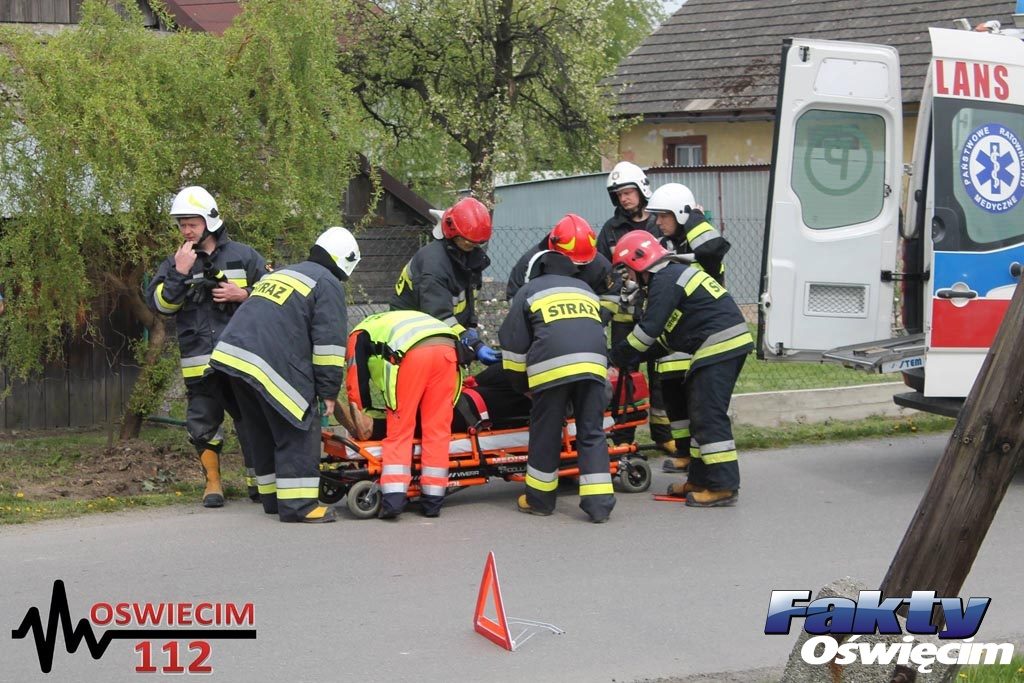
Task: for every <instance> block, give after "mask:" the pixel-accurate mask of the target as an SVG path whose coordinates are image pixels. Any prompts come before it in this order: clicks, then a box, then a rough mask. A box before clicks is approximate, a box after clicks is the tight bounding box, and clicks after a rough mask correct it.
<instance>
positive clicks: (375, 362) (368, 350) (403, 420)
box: [335, 311, 462, 519]
mask: <svg viewBox="0 0 1024 683" xmlns="http://www.w3.org/2000/svg"><path fill="white" fill-rule="evenodd" d="M457 343H458V335H456V334H455V331H454V330H453V329H452V328H451V327H449V326H448V325H445V324H444V323H442V322H441V321H440V320H437V319H436V318H432V317H430V316H429V315H427V314H426V313H420V312H419V311H388V312H386V313H377V314H376V315H371V316H369V317H368V318H366V319H365V320H363V321H362V322H361V323H359V325H357V326H356V327H355V329H353V330H352V334H351V335H350V336H349V338H348V358H347V369H346V388H347V393H348V401H347V414H344V413H345V411H338V410H336V411H335V415H338V413H339V412H342V413H343V415H342V416H341V417H343V419H340V420H339V422H341V424H342V426H344V427H345V428H347V429H348V430H349V431H350V432H352V434H353V436H355V437H356V438H357V439H368V438H370V436H371V433H372V420H370V419H369V418H368V417H367V416H366V415H365V412H364V411H365V410H367V409H369V408H371V407H372V404H371V400H370V396H371V394H370V386H371V383H372V384H373V386H375V387H376V388H377V390H378V391H380V393H381V396H383V399H384V405H385V408H386V412H387V436H385V437H384V439H383V442H382V443H381V459H382V460H383V463H382V465H383V469H382V472H381V477H380V488H381V493H382V494H383V500H382V502H381V510H380V518H381V519H395V518H397V517H398V515H399V514H401V513H402V512H403V511H404V510H405V505H406V501H407V495H408V492H409V484H410V482H411V480H412V453H413V438H414V436H415V432H416V427H417V425H419V427H420V431H421V433H422V437H421V440H420V449H421V455H420V476H419V487H420V509H421V510H422V512H423V515H424V516H425V517H437V516H439V515H440V514H441V505H442V504H443V503H444V494H445V491H446V490H447V489H448V446H449V442H450V441H451V434H452V431H451V426H452V411H453V408H454V406H455V402H456V400H457V399H458V396H459V389H460V387H461V385H462V375H461V373H460V372H459V365H458V356H457V354H456V350H455V346H456V344H457ZM342 403H345V402H343V401H339V404H342ZM338 407H341V406H340V405H339V406H338Z"/></svg>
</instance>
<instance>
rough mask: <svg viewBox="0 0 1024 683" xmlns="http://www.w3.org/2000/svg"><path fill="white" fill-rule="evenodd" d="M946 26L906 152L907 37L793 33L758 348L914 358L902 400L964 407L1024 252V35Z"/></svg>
mask: <svg viewBox="0 0 1024 683" xmlns="http://www.w3.org/2000/svg"><path fill="white" fill-rule="evenodd" d="M1021 4H1024V0H1022V2H1021ZM1021 11H1022V10H1021V9H1018V12H1021ZM930 32H931V42H932V60H931V64H930V66H929V69H928V74H927V77H926V80H925V85H924V92H923V95H922V98H921V105H920V110H919V112H918V122H917V131H916V135H915V140H914V152H913V162H912V163H911V164H909V165H908V166H907V167H906V168H905V167H904V164H903V140H902V131H903V114H902V98H901V93H900V74H899V59H898V55H897V53H896V51H895V50H894V49H893V48H891V47H888V46H882V45H868V44H860V43H843V42H833V41H815V40H802V39H792V40H791V41H787V45H786V46H784V56H783V64H782V74H781V75H782V78H781V81H780V86H779V100H778V108H777V112H778V115H777V119H776V131H775V149H774V151H773V160H772V170H773V172H772V179H771V184H770V185H769V204H768V212H767V219H766V226H765V252H764V259H763V262H762V278H761V297H760V317H759V333H760V339H761V340H762V341H761V345H760V348H759V350H758V355H759V357H761V358H764V359H766V360H831V361H836V362H842V363H843V364H845V365H847V366H850V367H858V368H861V369H865V370H868V371H873V372H903V373H904V375H903V376H904V380H905V382H906V383H907V384H908V386H910V387H911V388H912V389H915V391H913V392H910V393H908V394H902V395H899V396H897V398H896V401H897V403H900V404H903V405H908V406H910V407H913V408H918V409H921V410H928V411H930V412H937V413H943V414H949V415H955V414H956V412H957V411H958V409H959V406H960V405H961V404H962V401H963V398H964V397H966V396H967V394H968V392H969V391H970V389H971V386H972V384H973V383H974V380H975V378H976V376H977V374H978V371H979V369H980V368H981V364H982V361H983V360H984V357H985V354H986V353H987V351H988V347H989V346H990V345H991V342H992V339H993V337H994V335H995V332H996V330H997V328H998V327H999V323H1000V321H1001V320H1002V318H1003V315H1004V314H1005V312H1006V309H1007V307H1008V306H1009V299H1010V297H1011V296H1012V294H1013V291H1014V288H1015V286H1016V284H1017V282H1018V280H1019V276H1020V273H1021V264H1024V207H1022V204H1024V42H1022V40H1021V37H1020V33H1021V32H1020V31H1018V30H1014V29H1010V30H1008V31H1004V32H1003V34H996V33H980V32H974V31H958V30H946V29H936V28H933V29H931V30H930ZM1012 34H1017V35H1012ZM905 175H907V177H905ZM904 190H905V198H904V201H903V204H902V211H901V206H900V199H899V198H900V195H901V194H903V193H904Z"/></svg>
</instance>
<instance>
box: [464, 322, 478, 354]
mask: <svg viewBox="0 0 1024 683" xmlns="http://www.w3.org/2000/svg"><path fill="white" fill-rule="evenodd" d="M459 341H461V342H462V343H463V344H465V345H466V346H468V347H469V348H471V349H473V350H474V351H475V350H476V347H477V344H479V343H480V333H479V332H477V330H476V328H475V327H471V328H469V329H468V330H466V331H465V332H463V333H462V335H461V336H460V337H459Z"/></svg>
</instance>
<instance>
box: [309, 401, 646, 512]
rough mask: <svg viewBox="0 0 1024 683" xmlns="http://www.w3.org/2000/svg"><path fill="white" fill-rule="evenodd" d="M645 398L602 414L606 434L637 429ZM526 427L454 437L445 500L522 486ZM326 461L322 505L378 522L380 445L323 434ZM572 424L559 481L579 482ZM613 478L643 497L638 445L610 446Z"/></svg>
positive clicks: (415, 469)
mask: <svg viewBox="0 0 1024 683" xmlns="http://www.w3.org/2000/svg"><path fill="white" fill-rule="evenodd" d="M648 407H649V404H648V403H647V401H646V398H645V399H643V400H642V401H640V402H638V403H635V404H632V405H627V406H626V407H625V408H623V409H621V411H619V412H617V414H616V415H614V416H613V415H612V412H611V411H606V412H605V415H604V430H605V432H606V433H607V434H608V436H609V437H611V436H612V435H613V434H614V432H616V431H620V430H625V429H630V428H636V427H638V426H641V425H642V424H644V422H646V421H647V410H648ZM529 435H530V430H529V427H528V426H526V425H525V424H524V425H523V426H521V427H515V428H511V429H493V428H489V427H487V425H486V423H483V424H481V425H478V426H476V427H472V428H470V429H469V430H468V431H466V432H465V433H458V434H452V438H451V443H450V446H449V449H448V452H449V456H450V460H449V461H448V468H449V471H448V494H449V495H450V494H452V493H453V492H455V491H458V490H460V489H464V488H466V487H469V486H477V485H480V484H486V483H487V482H488V480H490V479H491V478H494V477H498V478H501V479H504V480H505V481H517V482H521V481H523V480H524V479H525V476H526V459H527V453H528V450H529ZM322 439H323V446H324V455H323V457H322V459H321V463H320V501H321V502H323V503H327V504H334V503H337V502H338V501H340V500H341V499H342V498H343V497H345V496H347V504H348V509H349V511H350V512H351V513H352V514H353V515H354V516H355V517H357V518H359V519H370V518H372V517H376V516H377V513H378V512H379V511H380V505H381V493H380V485H379V481H380V475H381V467H382V463H381V454H382V448H381V442H380V441H356V440H352V439H348V438H345V437H343V436H339V435H337V434H334V433H332V432H330V431H327V430H324V432H323V434H322ZM575 446H576V423H575V421H574V420H573V419H571V418H570V419H569V420H567V421H566V423H565V425H564V426H563V427H562V453H561V463H560V466H559V470H558V476H559V477H560V478H566V477H576V476H579V466H578V460H577V452H576V448H575ZM419 452H420V450H419V440H418V439H417V440H416V442H415V450H414V452H413V459H412V477H413V478H412V483H411V484H410V487H409V498H410V499H413V500H415V499H416V498H417V497H418V496H419V473H420V458H419ZM608 456H609V460H610V466H611V473H612V476H613V477H615V480H616V481H617V483H618V488H619V489H620V490H622V491H625V492H627V493H639V492H642V491H646V490H647V489H648V488H649V487H650V485H651V466H650V464H649V463H648V462H647V458H646V457H645V456H643V455H640V453H639V452H638V450H637V445H636V443H625V444H609V445H608Z"/></svg>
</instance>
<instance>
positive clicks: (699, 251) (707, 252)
mask: <svg viewBox="0 0 1024 683" xmlns="http://www.w3.org/2000/svg"><path fill="white" fill-rule="evenodd" d="M661 245H662V246H663V247H665V248H666V249H668V250H669V251H673V252H675V253H677V254H691V253H692V254H693V258H694V260H695V261H694V264H693V265H694V266H695V267H697V268H700V269H702V270H704V271H706V272H707V273H708V274H709V275H711V276H712V277H713V278H715V281H716V282H718V284H720V285H725V262H724V259H725V255H726V253H728V251H729V249H730V248H731V247H732V245H731V244H729V241H728V240H726V239H725V238H724V237H722V233H720V232H718V230H717V229H715V226H713V225H711V223H710V222H708V220H707V219H706V218H704V214H703V213H702V212H700V211H691V212H690V215H689V217H688V218H687V219H686V225H684V226H682V227H680V229H679V234H677V235H673V236H672V237H662V238H661Z"/></svg>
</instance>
